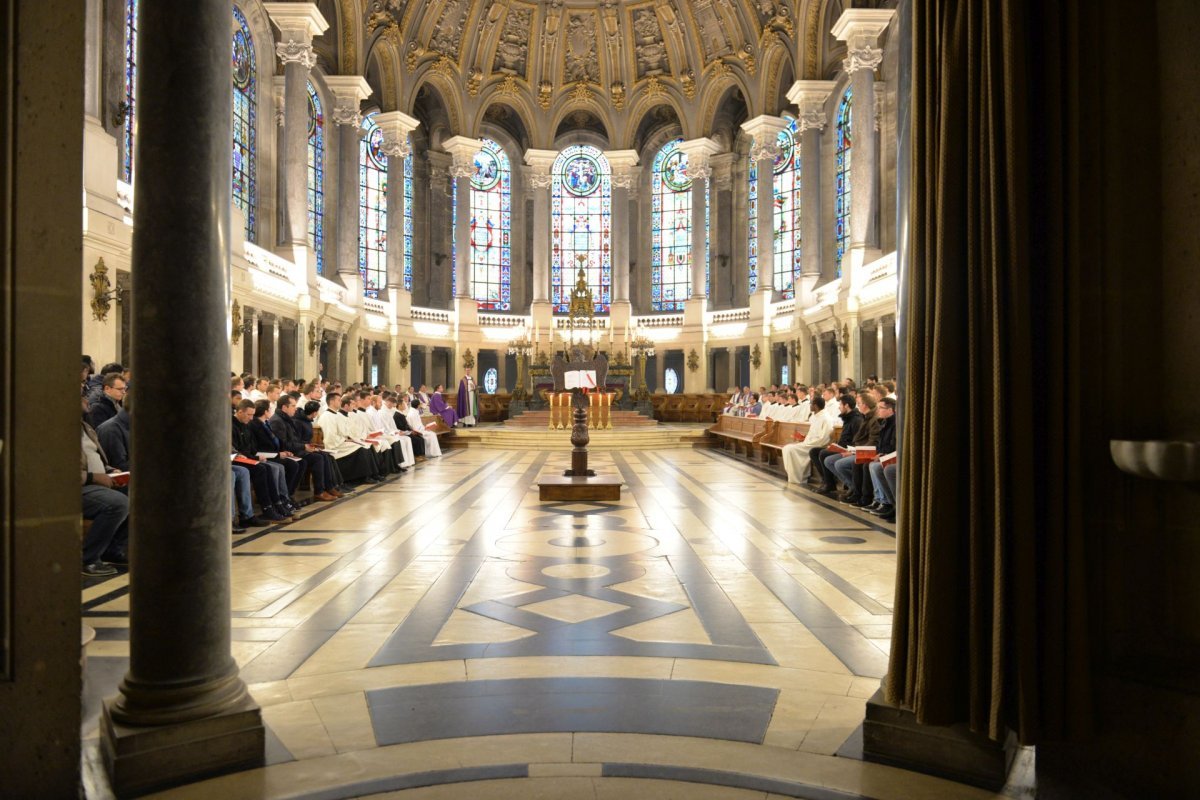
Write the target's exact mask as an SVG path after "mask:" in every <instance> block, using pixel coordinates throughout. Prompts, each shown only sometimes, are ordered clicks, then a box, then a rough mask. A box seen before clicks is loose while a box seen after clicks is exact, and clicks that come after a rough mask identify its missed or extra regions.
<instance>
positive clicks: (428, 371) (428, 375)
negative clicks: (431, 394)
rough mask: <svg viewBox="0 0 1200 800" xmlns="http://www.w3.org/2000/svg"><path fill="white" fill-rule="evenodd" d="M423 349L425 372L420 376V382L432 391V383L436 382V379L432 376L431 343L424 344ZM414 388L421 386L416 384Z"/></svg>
mask: <svg viewBox="0 0 1200 800" xmlns="http://www.w3.org/2000/svg"><path fill="white" fill-rule="evenodd" d="M424 350H425V374H424V375H422V376H421V382H422V383H424V384H425V385H426V386H428V387H429V390H430V391H433V387H434V384H436V383H437V381H435V380H434V378H433V345H431V344H427V345H424ZM416 388H418V389H420V388H421V387H420V386H418V387H416Z"/></svg>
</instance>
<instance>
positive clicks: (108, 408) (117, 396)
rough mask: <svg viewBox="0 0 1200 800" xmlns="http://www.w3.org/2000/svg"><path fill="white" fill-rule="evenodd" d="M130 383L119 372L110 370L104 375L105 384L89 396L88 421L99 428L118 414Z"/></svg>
mask: <svg viewBox="0 0 1200 800" xmlns="http://www.w3.org/2000/svg"><path fill="white" fill-rule="evenodd" d="M127 391H128V385H127V384H126V383H125V378H123V377H122V376H121V373H119V372H110V373H108V374H107V375H105V376H104V384H103V385H102V386H101V390H100V391H99V392H94V393H92V394H91V395H89V396H88V414H87V422H88V424H89V425H91V426H92V427H93V428H96V429H98V428H99V427H100V426H101V425H103V424H104V423H105V422H107V421H108V420H110V419H112V418H113V417H115V416H116V415H117V410H118V409H119V408H120V403H122V402H123V401H124V400H125V392H127Z"/></svg>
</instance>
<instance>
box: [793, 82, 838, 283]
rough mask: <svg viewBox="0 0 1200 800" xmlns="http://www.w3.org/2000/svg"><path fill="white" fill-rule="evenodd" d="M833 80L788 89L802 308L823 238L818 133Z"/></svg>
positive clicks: (818, 271)
mask: <svg viewBox="0 0 1200 800" xmlns="http://www.w3.org/2000/svg"><path fill="white" fill-rule="evenodd" d="M833 88H834V81H796V82H795V83H794V84H792V88H791V90H790V91H789V92H788V100H791V101H792V102H793V103H795V104H796V106H797V107H798V108H799V110H800V123H799V125H798V126H797V127H799V129H800V176H801V181H800V214H801V217H800V225H801V241H802V242H803V248H802V249H803V253H802V254H801V259H802V262H801V263H802V266H801V274H802V276H803V278H804V280H802V286H801V287H800V289H801V291H798V292H797V294H796V297H797V299H798V300H800V302H801V305H802V307H803V306H807V305H810V303H811V301H810V300H809V299H808V298H804V297H802V293H803V292H806V291H811V289H812V286H813V285H815V284H816V283H817V282H818V281H817V280H816V278H817V277H818V276H821V272H822V270H821V266H822V261H821V248H822V246H823V245H824V239H825V237H824V236H823V235H822V227H821V217H822V205H821V198H822V197H823V195H822V193H821V133H822V131H824V130H825V125H826V121H827V119H828V117H827V115H826V113H825V103H826V101H827V100H828V99H829V93H830V92H832V91H833ZM833 269H834V265H833V261H832V259H831V260H830V262H829V269H828V270H827V273H828V275H827V276H825V277H829V278H832V277H834V275H833Z"/></svg>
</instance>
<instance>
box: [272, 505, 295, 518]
mask: <svg viewBox="0 0 1200 800" xmlns="http://www.w3.org/2000/svg"><path fill="white" fill-rule="evenodd" d="M274 508H275V513H276V514H278V515H279V516H281V517H283V518H284V519H291V518H292V508H291V506H289V505H288V504H287V503H276V504H275V506H274Z"/></svg>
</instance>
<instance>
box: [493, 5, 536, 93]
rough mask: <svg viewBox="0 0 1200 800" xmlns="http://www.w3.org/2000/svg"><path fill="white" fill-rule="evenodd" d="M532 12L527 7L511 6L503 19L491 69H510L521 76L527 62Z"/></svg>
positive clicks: (523, 73) (495, 70) (494, 70)
mask: <svg viewBox="0 0 1200 800" xmlns="http://www.w3.org/2000/svg"><path fill="white" fill-rule="evenodd" d="M532 18H533V12H532V11H531V10H530V9H528V8H511V9H509V11H508V16H507V17H505V19H504V29H503V30H502V31H501V33H500V42H499V44H497V45H496V58H495V60H494V61H493V62H492V71H493V72H499V71H500V70H511V71H512V72H515V73H516V74H518V75H520V76H521V77H522V78H524V77H525V68H526V65H527V64H528V63H529V24H530V22H531V20H532Z"/></svg>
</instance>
